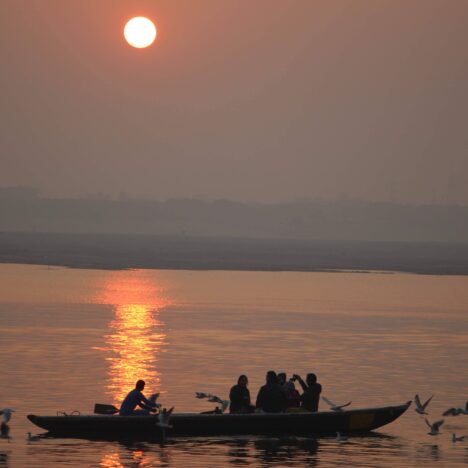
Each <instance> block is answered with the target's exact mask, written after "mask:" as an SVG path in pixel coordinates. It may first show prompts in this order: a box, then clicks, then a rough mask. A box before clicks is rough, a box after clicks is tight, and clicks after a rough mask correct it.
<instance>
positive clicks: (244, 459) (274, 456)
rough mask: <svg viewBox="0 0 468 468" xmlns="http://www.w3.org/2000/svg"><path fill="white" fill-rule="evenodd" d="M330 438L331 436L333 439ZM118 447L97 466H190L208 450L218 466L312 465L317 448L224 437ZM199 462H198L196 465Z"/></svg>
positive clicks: (300, 442) (303, 442)
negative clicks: (294, 462) (172, 464)
mask: <svg viewBox="0 0 468 468" xmlns="http://www.w3.org/2000/svg"><path fill="white" fill-rule="evenodd" d="M333 440H334V439H332V441H333ZM118 445H119V447H116V450H115V451H114V452H112V453H110V454H107V455H105V456H103V458H102V459H101V463H100V466H101V467H105V468H123V467H124V466H170V464H171V462H174V463H175V464H177V465H179V464H180V465H181V466H190V459H191V457H196V456H203V455H205V456H206V454H207V453H209V456H210V460H211V463H208V466H221V465H223V464H224V463H225V462H226V460H228V461H229V463H230V464H233V465H247V464H249V465H250V464H261V465H262V466H263V465H268V466H286V465H288V464H290V463H291V460H295V461H296V462H297V463H296V466H297V464H300V465H301V466H313V465H315V464H316V456H317V453H318V449H319V441H317V440H315V439H304V438H302V439H296V438H291V439H287V438H286V439H278V438H270V439H266V438H256V437H251V438H245V439H239V438H236V437H232V438H230V437H226V438H221V439H215V438H203V437H202V438H195V439H191V440H183V439H179V440H172V441H167V443H166V445H164V446H159V445H155V444H154V443H144V442H142V443H134V444H126V443H123V442H121V443H119V444H118ZM197 466H199V465H197Z"/></svg>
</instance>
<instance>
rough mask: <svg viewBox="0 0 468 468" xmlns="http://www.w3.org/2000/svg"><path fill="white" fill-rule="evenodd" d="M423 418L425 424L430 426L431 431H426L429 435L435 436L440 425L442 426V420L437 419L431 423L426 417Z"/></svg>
mask: <svg viewBox="0 0 468 468" xmlns="http://www.w3.org/2000/svg"><path fill="white" fill-rule="evenodd" d="M424 420H425V421H426V424H427V425H428V426H429V427H430V428H431V432H428V434H429V435H431V436H435V435H439V428H440V426H442V424H444V420H443V419H441V420H440V421H437V422H435V423H433V424H431V423H430V422H429V421H428V420H427V418H424Z"/></svg>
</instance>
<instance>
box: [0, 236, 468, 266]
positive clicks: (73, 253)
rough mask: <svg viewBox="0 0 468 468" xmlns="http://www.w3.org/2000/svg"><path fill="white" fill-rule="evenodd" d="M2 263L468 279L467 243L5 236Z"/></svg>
mask: <svg viewBox="0 0 468 468" xmlns="http://www.w3.org/2000/svg"><path fill="white" fill-rule="evenodd" d="M0 263H12V264H32V265H51V266H61V267H68V268H88V269H105V270H120V269H136V268H142V269H163V270H168V269H170V270H200V271H209V270H227V271H297V272H301V271H303V272H331V271H334V272H338V271H344V272H356V273H357V272H359V273H366V272H371V271H372V272H374V271H379V272H388V273H390V272H403V273H416V274H429V275H468V244H445V243H428V242H425V243H415V242H364V241H346V242H345V241H321V240H283V239H242V238H207V237H205V238H202V237H200V238H196V237H182V236H180V237H177V236H174V237H170V236H148V235H110V234H57V233H0Z"/></svg>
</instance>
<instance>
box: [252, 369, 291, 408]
mask: <svg viewBox="0 0 468 468" xmlns="http://www.w3.org/2000/svg"><path fill="white" fill-rule="evenodd" d="M256 406H257V409H261V410H263V411H265V412H266V413H279V412H281V411H284V410H285V409H286V393H285V392H284V390H283V389H282V388H281V386H280V385H279V384H278V377H277V376H276V372H274V371H268V372H267V375H266V384H265V385H264V386H263V387H262V388H261V389H260V391H259V392H258V395H257V403H256Z"/></svg>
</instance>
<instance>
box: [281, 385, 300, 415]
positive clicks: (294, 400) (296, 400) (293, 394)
mask: <svg viewBox="0 0 468 468" xmlns="http://www.w3.org/2000/svg"><path fill="white" fill-rule="evenodd" d="M284 389H285V391H286V407H287V408H300V406H301V395H300V393H299V392H298V391H297V390H296V386H295V385H294V382H293V381H292V380H291V379H290V380H288V381H287V382H286V384H285V385H284Z"/></svg>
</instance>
